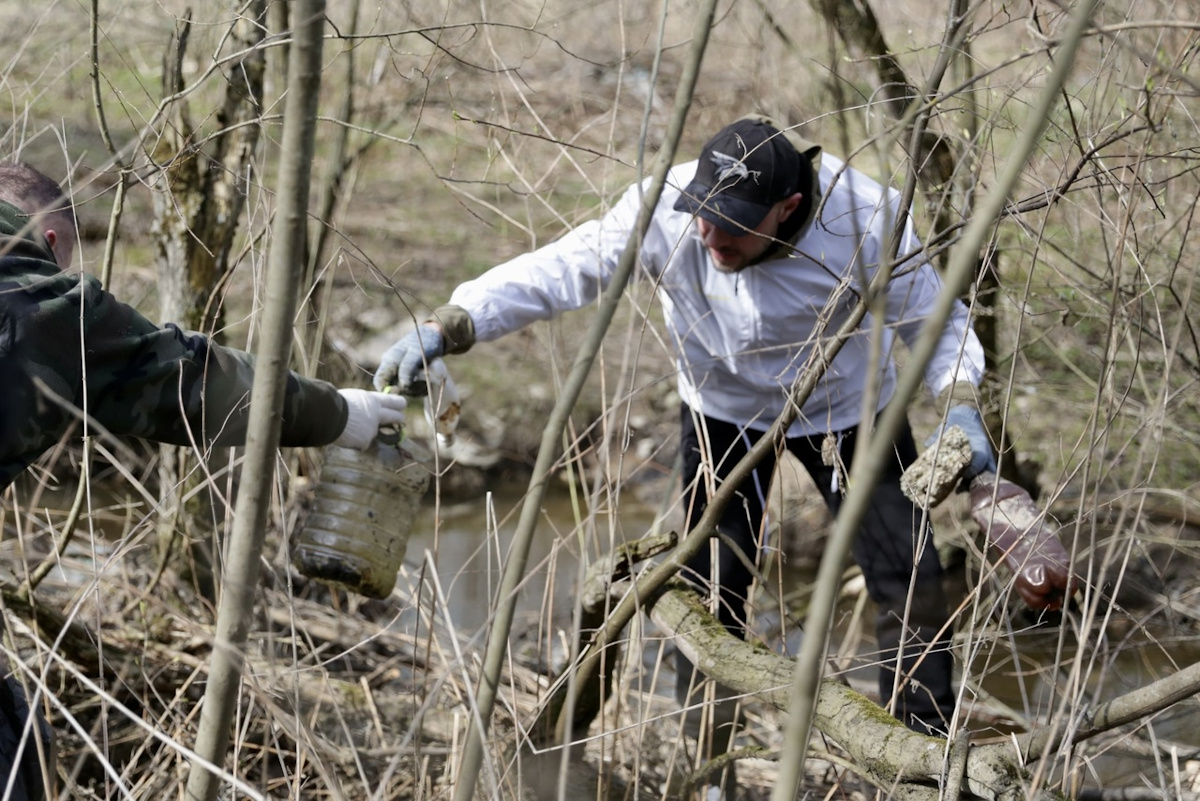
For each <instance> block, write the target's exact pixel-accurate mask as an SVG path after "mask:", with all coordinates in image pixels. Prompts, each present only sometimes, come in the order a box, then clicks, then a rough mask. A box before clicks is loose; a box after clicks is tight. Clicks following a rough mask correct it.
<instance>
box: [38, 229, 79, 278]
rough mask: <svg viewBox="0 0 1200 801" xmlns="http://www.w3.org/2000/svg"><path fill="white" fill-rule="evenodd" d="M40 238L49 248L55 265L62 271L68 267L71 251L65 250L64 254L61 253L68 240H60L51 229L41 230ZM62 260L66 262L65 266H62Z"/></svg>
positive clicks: (56, 233)
mask: <svg viewBox="0 0 1200 801" xmlns="http://www.w3.org/2000/svg"><path fill="white" fill-rule="evenodd" d="M42 237H43V238H44V239H45V240H46V244H47V245H48V246H49V247H50V253H51V255H53V256H54V262H55V264H57V265H58V266H59V267H61V268H62V269H64V270H65V269H66V268H68V267H70V266H71V264H70V261H71V250H67V251H66V253H65V254H64V253H63V252H62V251H63V245H64V244H65V243H66V242H67V241H69V240H64V239H62V237H60V236H59V235H58V232H57V231H55V230H54V229H53V228H46V229H45V230H43V231H42ZM73 249H74V248H72V250H73ZM64 260H65V261H66V262H67V264H63V261H64Z"/></svg>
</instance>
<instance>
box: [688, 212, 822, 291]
mask: <svg viewBox="0 0 1200 801" xmlns="http://www.w3.org/2000/svg"><path fill="white" fill-rule="evenodd" d="M800 197H801V196H800V194H799V193H797V194H795V195H792V196H791V197H789V198H784V199H783V200H781V201H779V202H778V203H776V204H775V205H774V206H772V207H771V210H770V211H769V212H767V216H766V217H764V218H763V221H762V222H760V223H759V224H758V227H757V228H755V229H754V230H753V231H746V232H745V233H743V234H740V235H739V234H731V233H729V232H728V231H726V230H724V229H723V228H719V227H718V226H716V225H715V224H713V223H711V222H709V221H708V220H706V219H704V218H703V217H697V218H696V228H697V230H698V231H699V232H700V239H701V241H703V242H704V246H705V247H706V248H708V255H710V256H712V260H713V266H714V267H716V268H717V269H718V270H719V271H721V272H723V273H736V272H741V271H742V270H744V269H746V268H747V267H749V266H750V265H751V264H753V263H754V261H755V260H756V259H758V258H759V257H760V256H762V254H763V253H765V252H766V251H767V248H769V247H771V245H772V244H773V243H774V240H775V235H776V234H777V233H779V225H780V223H782V222H783V221H784V220H786V219H787V218H788V217H789V216H790V215H791V213H792V212H794V211H795V210H796V207H797V206H799V205H800Z"/></svg>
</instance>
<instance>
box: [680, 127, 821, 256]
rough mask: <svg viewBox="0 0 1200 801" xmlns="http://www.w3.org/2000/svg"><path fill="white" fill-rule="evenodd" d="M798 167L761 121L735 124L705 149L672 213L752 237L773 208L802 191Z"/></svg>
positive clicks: (780, 138)
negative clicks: (701, 220) (677, 212)
mask: <svg viewBox="0 0 1200 801" xmlns="http://www.w3.org/2000/svg"><path fill="white" fill-rule="evenodd" d="M800 162H801V157H800V154H799V153H798V152H797V151H796V148H795V147H793V146H792V143H791V142H789V141H788V140H787V137H785V136H784V135H783V134H782V133H780V131H779V129H777V128H775V127H774V126H773V125H771V124H769V123H767V122H764V121H762V120H761V119H750V118H747V119H741V120H738V121H737V122H735V123H732V124H731V125H727V126H725V127H724V128H722V129H721V130H720V131H718V132H717V134H716V135H715V136H713V137H712V138H711V139H709V140H708V142H706V143H705V145H704V149H703V150H701V151H700V161H699V163H698V164H697V165H696V175H695V177H694V178H692V181H691V183H689V184H688V185H687V187H686V188H685V189H684V190H683V194H681V195H680V196H679V199H678V200H677V201H675V210H676V211H684V212H687V213H688V214H694V215H699V216H701V217H703V218H704V219H706V220H708V221H709V222H711V223H712V224H713V225H716V226H718V227H719V228H721V229H723V230H725V231H727V232H729V233H731V234H744V233H746V232H747V231H752V230H754V229H755V228H757V227H758V224H759V223H761V222H762V221H763V218H764V217H766V216H767V212H768V211H770V210H771V207H772V206H774V205H775V204H776V203H778V202H779V201H781V200H783V199H784V198H786V197H790V196H791V195H793V194H795V193H796V192H798V191H800V177H801V176H800V170H801V165H800Z"/></svg>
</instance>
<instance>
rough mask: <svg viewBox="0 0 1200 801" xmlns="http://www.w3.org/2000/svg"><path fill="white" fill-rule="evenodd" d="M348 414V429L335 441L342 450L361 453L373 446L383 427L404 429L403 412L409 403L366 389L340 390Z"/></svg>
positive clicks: (399, 397)
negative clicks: (351, 449)
mask: <svg viewBox="0 0 1200 801" xmlns="http://www.w3.org/2000/svg"><path fill="white" fill-rule="evenodd" d="M338 394H339V395H341V396H342V398H343V399H345V401H346V407H347V409H348V410H349V413H348V414H347V415H346V427H345V428H343V429H342V433H341V435H340V436H339V437H338V438H337V439H335V440H334V441H333V444H334V445H336V446H338V447H339V448H354V449H355V450H362V449H363V448H365V447H367V446H368V445H370V444H371V441H372V440H374V439H375V435H376V434H378V433H379V427H380V426H386V425H394V426H402V425H404V408H405V407H406V406H407V405H408V401H406V400H405V399H404V396H403V395H389V394H384V393H382V392H370V391H368V390H365V389H339V390H338Z"/></svg>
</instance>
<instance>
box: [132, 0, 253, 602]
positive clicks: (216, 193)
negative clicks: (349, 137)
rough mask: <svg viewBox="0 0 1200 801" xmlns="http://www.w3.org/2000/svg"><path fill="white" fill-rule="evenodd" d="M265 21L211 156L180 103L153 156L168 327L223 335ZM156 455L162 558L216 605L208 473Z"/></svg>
mask: <svg viewBox="0 0 1200 801" xmlns="http://www.w3.org/2000/svg"><path fill="white" fill-rule="evenodd" d="M265 13H266V0H252V2H251V3H250V4H249V7H248V8H247V10H246V15H245V16H242V17H240V18H239V19H238V21H237V22H235V23H234V30H233V32H232V35H231V37H230V43H231V46H232V47H233V48H234V49H235V51H236V52H242V53H244V54H245V55H243V56H242V57H241V58H239V59H237V60H235V61H233V62H231V63H230V64H229V65H228V67H227V70H226V86H225V98H224V101H223V103H222V105H221V108H220V110H219V111H218V113H217V117H216V122H217V125H218V126H219V130H218V132H217V133H216V134H215V135H213V136H212V137H211V138H210V139H209V145H208V146H207V147H206V149H204V150H201V149H200V148H198V147H197V146H196V145H195V144H193V142H194V140H195V139H196V134H197V132H196V131H195V130H194V129H193V128H192V125H191V123H190V121H189V115H188V108H187V104H186V103H185V102H184V101H182V100H180V101H177V102H175V103H174V105H173V107H172V111H171V113H169V114H168V115H167V124H166V125H165V126H164V127H163V131H162V134H161V137H160V139H159V140H158V147H157V149H156V150H155V152H154V153H153V154H152V156H153V158H154V159H155V161H156V162H157V163H158V164H159V165H160V166H161V169H162V171H161V173H160V174H159V177H158V181H157V183H156V184H155V186H154V188H155V190H156V191H155V193H154V210H155V223H154V234H155V243H156V255H157V270H158V280H159V283H158V288H159V314H160V316H161V319H162V321H163V322H164V323H167V322H174V323H176V324H177V325H179V326H180V327H181V328H184V329H186V330H194V331H202V332H204V333H207V334H211V335H217V332H218V331H219V329H220V323H221V301H220V291H221V289H222V287H223V285H224V282H225V280H226V278H227V277H228V274H229V272H230V271H231V270H232V267H233V265H231V264H230V260H229V259H230V253H231V251H232V249H233V244H234V241H235V239H236V237H237V235H238V232H239V228H240V225H241V218H242V211H243V209H244V207H245V204H246V194H247V187H248V185H249V176H250V172H251V170H252V168H253V167H252V160H253V155H254V151H255V149H256V147H257V145H258V138H259V133H260V129H259V126H258V125H257V124H256V122H255V121H256V120H257V119H258V117H259V115H260V113H261V107H260V102H261V98H262V91H263V73H264V68H265V55H264V52H263V49H262V48H261V47H259V46H258V45H259V44H260V43H261V41H262V38H263V36H264V27H263V22H264V19H265ZM190 30H191V19H190V16H189V17H186V18H185V19H184V21H183V22H182V23H181V25H180V27H179V29H178V30H177V31H176V35H175V36H174V37H173V39H172V42H171V44H170V47H169V48H168V52H167V55H166V57H165V64H164V70H163V91H164V94H165V95H166V96H168V97H170V96H172V95H176V94H178V93H180V92H181V91H182V90H183V88H184V78H183V74H182V69H183V67H182V65H183V63H184V59H185V56H186V53H187V44H188V37H189V34H190ZM197 433H199V432H197ZM159 455H160V465H159V473H158V478H159V485H160V489H159V494H160V498H161V499H162V508H163V513H162V517H161V519H160V524H159V529H158V531H159V546H160V553H161V554H162V558H163V559H164V560H168V559H172V556H171V555H172V554H173V553H174V554H179V555H180V556H184V557H190V558H189V559H187V560H186V561H184V562H182V563H177V567H180V568H183V570H181V571H180V572H182V573H184V574H186V573H187V572H189V570H190V571H191V572H192V575H193V579H194V581H195V583H196V585H197V589H198V590H199V591H200V592H201V593H202V594H203V595H204V596H206V597H208V598H209V599H210V600H213V599H214V598H215V595H214V592H213V584H214V577H213V575H212V572H211V570H212V562H211V547H210V546H211V540H212V537H213V531H214V526H213V517H214V515H215V514H217V513H218V512H217V511H216V510H219V508H220V507H219V505H218V504H216V503H214V499H215V498H218V497H219V493H215V492H212V491H204V490H201V491H197V489H198V488H200V487H201V485H203V484H204V483H205V481H206V476H207V474H208V473H207V471H206V470H204V469H200V465H199V464H198V463H197V460H196V453H195V452H194V451H193V450H192V449H190V448H183V447H176V446H171V445H163V446H161V447H160V448H159ZM185 498H188V500H186V501H185V500H184V499H185ZM181 540H182V542H183V543H185V544H186V547H184V548H182V549H181V548H177V547H176V543H178V542H180V541H181Z"/></svg>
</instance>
